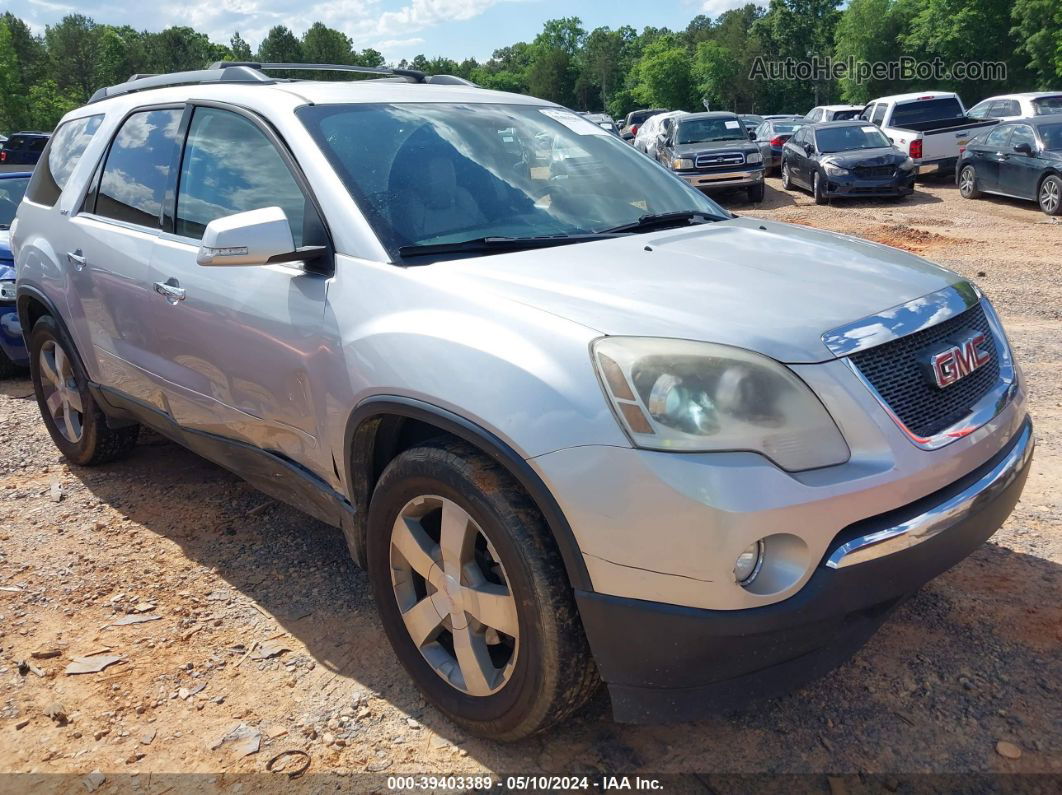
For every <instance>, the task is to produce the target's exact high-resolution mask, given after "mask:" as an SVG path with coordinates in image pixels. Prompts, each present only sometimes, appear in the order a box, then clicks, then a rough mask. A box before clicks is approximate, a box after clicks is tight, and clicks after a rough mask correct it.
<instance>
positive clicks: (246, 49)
mask: <svg viewBox="0 0 1062 795" xmlns="http://www.w3.org/2000/svg"><path fill="white" fill-rule="evenodd" d="M229 51H230V52H231V53H232V60H234V61H253V60H254V53H253V52H251V45H250V44H248V43H247V42H246V41H244V40H243V37H242V36H241V35H240V31H238V30H237V31H236V32H235V33H233V34H232V38H231V39H229Z"/></svg>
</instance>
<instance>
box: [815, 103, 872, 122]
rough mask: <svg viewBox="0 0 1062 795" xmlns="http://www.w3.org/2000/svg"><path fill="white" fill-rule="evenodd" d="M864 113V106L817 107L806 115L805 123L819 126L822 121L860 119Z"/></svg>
mask: <svg viewBox="0 0 1062 795" xmlns="http://www.w3.org/2000/svg"><path fill="white" fill-rule="evenodd" d="M862 112H863V106H862V105H816V106H815V107H814V108H812V109H811V110H809V111H808V112H807V113H805V114H804V121H806V122H808V124H817V123H818V122H820V121H844V120H845V119H858V118H859V114H860V113H862Z"/></svg>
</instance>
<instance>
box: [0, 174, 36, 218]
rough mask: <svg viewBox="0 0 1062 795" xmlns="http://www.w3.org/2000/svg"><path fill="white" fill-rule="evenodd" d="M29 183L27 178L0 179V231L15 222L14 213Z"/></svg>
mask: <svg viewBox="0 0 1062 795" xmlns="http://www.w3.org/2000/svg"><path fill="white" fill-rule="evenodd" d="M29 181H30V178H29V177H17V178H12V179H0V229H7V228H8V227H10V226H11V222H12V221H14V220H15V213H16V212H17V211H18V205H19V202H21V201H22V195H23V194H24V193H25V192H26V186H27V185H29Z"/></svg>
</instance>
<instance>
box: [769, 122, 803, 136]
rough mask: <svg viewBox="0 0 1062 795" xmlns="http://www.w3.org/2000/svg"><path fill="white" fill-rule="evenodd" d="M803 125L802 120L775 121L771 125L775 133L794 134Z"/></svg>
mask: <svg viewBox="0 0 1062 795" xmlns="http://www.w3.org/2000/svg"><path fill="white" fill-rule="evenodd" d="M803 126H804V124H803V123H802V122H784V123H779V122H775V123H774V124H772V125H771V131H772V132H773V133H774V134H775V135H792V134H793V133H795V132H796V131H797V130H799V129H800V128H801V127H803Z"/></svg>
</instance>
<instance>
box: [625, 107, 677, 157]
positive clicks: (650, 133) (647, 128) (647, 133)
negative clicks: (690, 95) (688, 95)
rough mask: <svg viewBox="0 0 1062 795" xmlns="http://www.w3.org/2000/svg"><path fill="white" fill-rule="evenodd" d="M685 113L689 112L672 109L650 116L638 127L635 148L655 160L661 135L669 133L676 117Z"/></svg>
mask: <svg viewBox="0 0 1062 795" xmlns="http://www.w3.org/2000/svg"><path fill="white" fill-rule="evenodd" d="M685 115H687V113H686V111H684V110H670V111H668V112H667V113H658V114H657V115H655V116H650V117H649V118H648V119H646V121H645V123H644V124H643V125H642V126H641V127H639V128H638V134H637V135H636V136H634V148H635V149H637V150H638V151H639V152H642V153H644V154H647V155H649V157H651V158H653V159H654V160H655V159H656V152H657V145H658V143H659V141H660V136H661V135H666V134H667V132H668V130H670V129H671V125H672V123H673V122H674V120H675V119H676V118H678V117H679V116H685Z"/></svg>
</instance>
